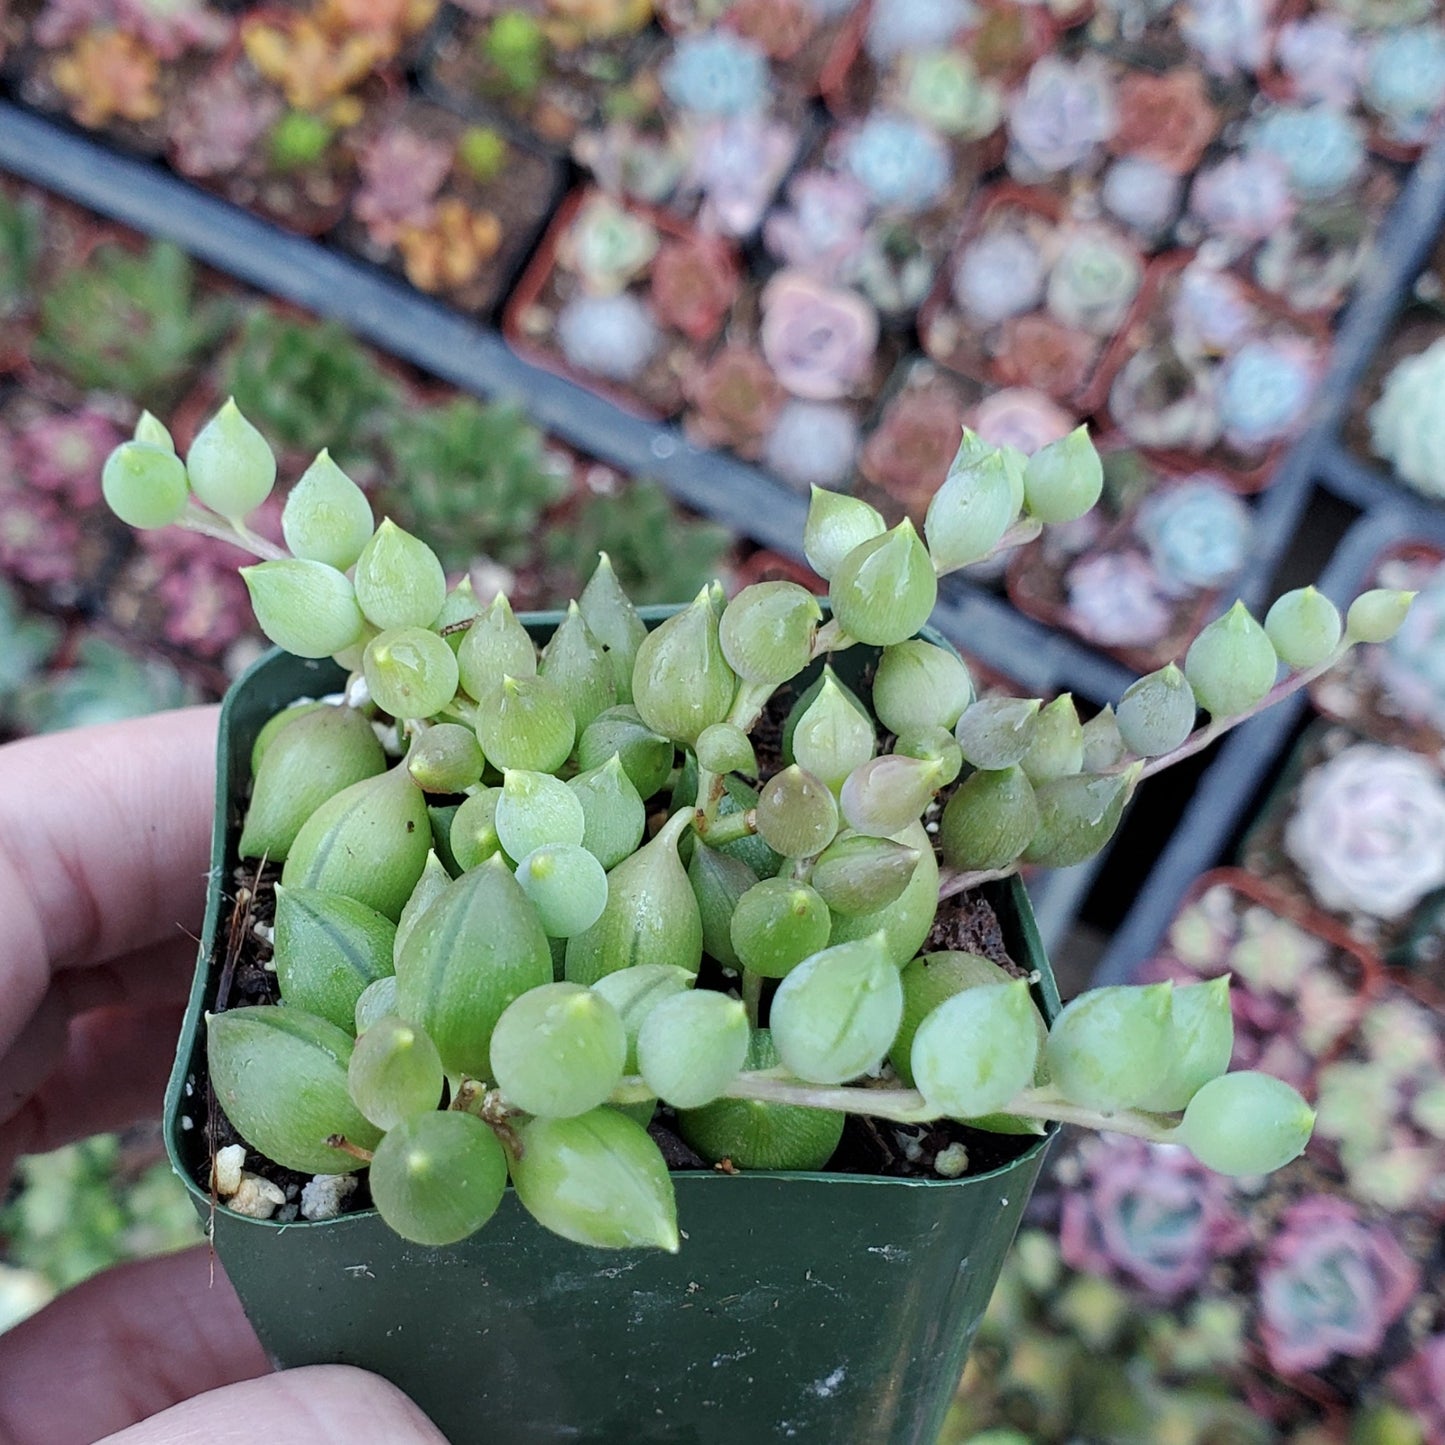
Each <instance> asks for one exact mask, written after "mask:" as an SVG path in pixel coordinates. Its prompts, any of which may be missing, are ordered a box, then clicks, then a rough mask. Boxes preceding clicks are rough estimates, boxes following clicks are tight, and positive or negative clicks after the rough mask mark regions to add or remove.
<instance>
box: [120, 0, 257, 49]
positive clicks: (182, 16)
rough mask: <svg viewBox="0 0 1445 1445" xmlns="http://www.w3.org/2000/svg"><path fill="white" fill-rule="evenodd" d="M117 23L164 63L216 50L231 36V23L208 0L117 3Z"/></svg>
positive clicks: (137, 0)
mask: <svg viewBox="0 0 1445 1445" xmlns="http://www.w3.org/2000/svg"><path fill="white" fill-rule="evenodd" d="M115 20H116V25H117V26H118V27H119V28H120V29H121V30H124V31H126V32H128V33H129V34H131V35H134V36H135V37H136V39H137V40H139V41H141V43H142V44H144V45H145V46H146V47H147V48H148V49H150V50H152V51H154V52H155V54H156V56H157V57H158V58H159V59H161V60H179V59H180V57H181V56H182V55H184V54H185V53H186V51H188V50H215V49H216V48H217V47H218V46H220V45H224V44H225V42H226V39H227V37H228V36H229V35H230V33H231V22H230V21H229V20H228V19H227V18H226V17H225V16H224V15H223V14H221V13H220V12H219V11H218V10H213V9H212V8H211V7H210V6H209V5H208V4H206V3H205V0H115Z"/></svg>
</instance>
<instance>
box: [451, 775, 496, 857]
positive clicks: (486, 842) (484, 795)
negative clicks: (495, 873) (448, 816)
mask: <svg viewBox="0 0 1445 1445" xmlns="http://www.w3.org/2000/svg"><path fill="white" fill-rule="evenodd" d="M501 800H502V790H501V789H500V788H483V789H482V790H481V792H479V793H473V794H472V795H471V796H470V797H469V798H468V799H467V800H466V801H465V802H464V803H463V804H462V805H461V807H459V808H458V809H457V811H456V813H455V815H454V816H453V818H452V828H451V834H450V837H449V840H448V841H449V842H450V843H451V845H452V857H453V858H455V859H456V860H457V864H458V866H459V867H460V868H461V869H462V871H463V872H465V871H467V870H468V869H471V868H475V867H476V866H477V865H478V864H479V863H485V862H486V861H487V859H488V858H490V857H491V856H492V855H493V854H494V853H500V852H501V851H502V840H501V839H500V838H499V837H498V836H497V804H498V803H500V802H501Z"/></svg>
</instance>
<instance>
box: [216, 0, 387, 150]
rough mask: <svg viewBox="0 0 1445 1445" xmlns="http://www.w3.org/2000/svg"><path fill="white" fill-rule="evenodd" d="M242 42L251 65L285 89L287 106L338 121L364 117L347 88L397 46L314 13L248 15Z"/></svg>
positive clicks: (385, 57)
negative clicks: (340, 28) (337, 29)
mask: <svg viewBox="0 0 1445 1445" xmlns="http://www.w3.org/2000/svg"><path fill="white" fill-rule="evenodd" d="M241 43H242V44H243V45H244V46H245V48H246V55H247V58H248V59H249V60H250V62H251V64H252V65H254V66H255V67H256V69H257V70H258V71H260V73H261V74H262V75H263V76H265V78H266V79H267V80H269V81H271V82H272V83H273V84H275V85H278V86H279V87H280V88H281V91H282V93H283V94H284V95H285V97H286V102H287V104H288V105H290V106H291V107H292V108H293V109H294V110H304V111H310V112H312V113H316V112H326V113H327V115H328V118H329V119H330V120H331V121H332V122H333V123H334V124H337V125H347V124H354V123H355V121H357V120H359V119H360V110H359V106H357V105H356V104H355V103H354V101H353V98H352V97H349V96H348V95H347V91H349V90H351V89H352V88H353V87H354V86H356V85H359V84H360V83H361V82H362V81H363V80H365V79H366V78H367V76H369V75H370V74H371V73H372V71H373V70H375V69H376V67H377V66H378V65H380V64H382V63H383V62H384V61H386V60H388V59H390V57H391V54H392V53H393V50H394V47H393V46H392V45H391V42H390V41H389V40H387V39H384V38H382V37H381V36H378V35H375V34H362V33H357V32H353V33H350V34H337V33H334V32H332V31H329V30H328V29H326V28H325V27H324V26H323V25H322V24H321V22H320V20H318V19H317V18H316V17H314V16H311V15H280V16H277V17H276V18H275V19H267V20H261V19H256V20H249V19H248V20H247V21H244V22H243V23H242V28H241ZM347 102H353V103H351V104H348V103H347ZM338 105H339V106H340V107H341V110H342V113H341V114H338V113H337V109H336V108H337V107H338Z"/></svg>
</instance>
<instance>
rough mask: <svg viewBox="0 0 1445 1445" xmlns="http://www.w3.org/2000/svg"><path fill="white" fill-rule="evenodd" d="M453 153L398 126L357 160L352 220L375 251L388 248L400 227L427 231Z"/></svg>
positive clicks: (371, 145) (381, 135)
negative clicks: (358, 175) (358, 181)
mask: <svg viewBox="0 0 1445 1445" xmlns="http://www.w3.org/2000/svg"><path fill="white" fill-rule="evenodd" d="M452 159H453V149H452V147H451V146H449V145H447V144H446V143H445V142H444V141H436V140H428V139H427V138H426V137H425V136H422V135H418V134H417V133H416V132H415V131H411V130H407V129H406V128H405V127H402V126H397V127H394V128H393V129H391V130H388V131H383V132H382V134H380V135H379V136H377V137H376V138H375V139H374V140H373V141H371V142H370V143H369V144H368V145H366V146H365V147H364V148H363V149H362V152H361V155H360V158H359V160H358V168H359V170H360V172H361V189H360V191H359V192H358V194H357V197H356V200H355V202H354V203H353V205H352V210H353V211H354V212H355V213H356V219H357V220H358V221H360V222H361V224H362V225H363V226H365V227H366V231H367V234H368V235H369V236H370V237H371V239H372V241H374V242H375V243H376V245H378V246H383V247H388V248H389V247H391V246H394V245H395V244H396V239H397V236H398V235H399V233H400V232H401V231H402V229H403V228H404V227H407V226H425V225H426V224H427V223H428V222H429V221H430V220H431V218H432V214H433V211H434V209H435V205H434V203H435V201H436V198H437V194H438V192H440V190H441V188H442V185H443V183H444V182H445V181H446V178H447V175H448V174H449V173H450V171H451V168H452Z"/></svg>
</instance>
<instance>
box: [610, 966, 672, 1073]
mask: <svg viewBox="0 0 1445 1445" xmlns="http://www.w3.org/2000/svg"><path fill="white" fill-rule="evenodd" d="M695 978H696V976H695V975H694V974H691V973H689V972H688V971H687V969H685V968H674V967H673V966H672V965H671V964H666V963H639V964H638V965H637V966H636V967H635V968H623V969H619V970H618V971H617V972H616V973H609V974H605V975H604V976H603V977H602V978H599V979H598V980H597V982H596V983H594V984H593V985H592V988H593V990H594V991H595V992H597V993H600V994H601V995H602V997H603V998H605V999H606V1000H607V1002H608V1003H610V1004H611V1005H612V1007H613V1008H614V1009H616V1010H617V1015H618V1017H619V1018H620V1019H621V1020H622V1028H623V1032H624V1033H625V1034H626V1035H627V1058H626V1060H625V1062H624V1064H623V1071H624V1072H625V1073H628V1074H635V1073H636V1072H637V1036H638V1034H639V1033H641V1032H642V1025H643V1023H644V1022H646V1019H647V1016H648V1014H650V1013H651V1012H652V1010H653V1009H655V1008H656V1007H657V1006H658V1004H660V1003H661V1002H662V1001H663V1000H664V999H669V998H671V997H672V996H673V994H677V993H683V992H685V991H686V990H687V989H690V988H691V987H692V986H693V983H694V981H695Z"/></svg>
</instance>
